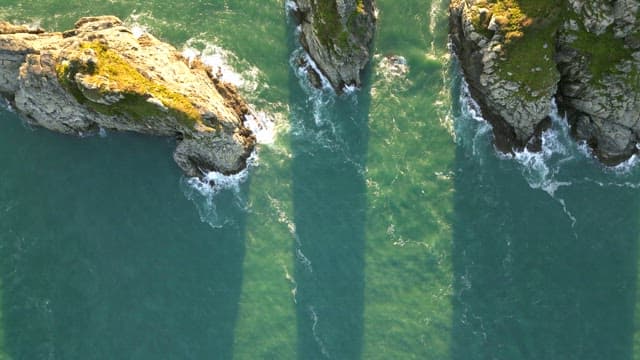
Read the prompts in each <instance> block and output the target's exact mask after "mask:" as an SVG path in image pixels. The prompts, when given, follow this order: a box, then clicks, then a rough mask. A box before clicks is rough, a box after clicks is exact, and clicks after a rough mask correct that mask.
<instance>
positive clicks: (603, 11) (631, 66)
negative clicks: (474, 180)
mask: <svg viewBox="0 0 640 360" xmlns="http://www.w3.org/2000/svg"><path fill="white" fill-rule="evenodd" d="M638 8H639V2H638V1H637V0H617V1H605V0H565V1H549V0H543V1H526V0H494V1H488V0H453V1H452V2H451V7H450V23H451V35H452V40H453V44H454V49H455V51H456V53H457V54H458V58H459V60H460V63H461V65H462V69H463V71H464V75H465V78H466V80H467V82H468V83H469V87H470V89H471V94H472V96H473V97H474V98H475V99H476V100H477V101H478V102H479V104H480V106H481V108H482V111H483V115H484V116H485V118H487V119H488V120H489V121H490V122H491V123H492V124H493V125H494V131H495V137H496V144H497V145H498V147H499V148H500V149H501V150H503V151H511V150H512V149H518V148H521V147H523V146H526V145H531V144H533V143H535V139H536V133H537V131H539V130H541V129H543V128H544V124H545V118H546V116H547V114H548V113H549V110H550V103H551V99H552V98H554V97H555V98H556V99H557V100H558V103H559V106H560V107H561V108H562V109H563V110H566V111H567V114H568V116H569V121H570V124H571V125H572V129H573V133H574V135H575V137H576V138H577V139H578V140H585V141H587V143H588V144H589V145H590V146H591V147H592V148H593V149H594V151H595V154H596V155H597V156H598V157H599V158H600V159H601V160H602V161H603V162H604V163H607V164H616V163H619V162H621V161H623V160H625V159H627V158H628V157H630V156H631V155H632V154H634V153H635V152H637V143H638V140H639V138H640V136H639V135H640V98H639V96H640V78H639V76H638V74H639V70H640V52H639V51H638V50H639V49H640V36H639V35H640V32H639V30H638V21H637V19H638ZM534 147H535V146H534Z"/></svg>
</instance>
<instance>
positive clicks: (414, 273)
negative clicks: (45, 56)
mask: <svg viewBox="0 0 640 360" xmlns="http://www.w3.org/2000/svg"><path fill="white" fill-rule="evenodd" d="M378 4H379V7H380V22H379V32H378V34H377V37H376V40H375V51H374V52H375V56H374V60H373V63H372V66H371V67H370V68H369V69H367V71H366V75H365V77H366V82H365V83H366V84H367V85H366V86H365V87H364V88H363V89H361V90H359V91H356V92H355V93H353V94H348V95H344V96H340V97H336V96H335V95H332V94H331V93H329V92H326V91H324V92H322V91H315V90H311V89H310V88H309V87H308V84H306V82H305V80H304V77H301V76H300V74H298V71H297V69H296V68H295V67H294V66H291V63H292V56H293V55H292V54H295V53H296V52H298V51H300V49H299V46H298V45H297V43H296V41H295V35H294V32H295V28H294V25H293V24H292V23H291V22H290V20H288V18H287V16H286V14H285V10H284V9H285V4H284V3H283V1H282V0H271V1H266V0H261V1H258V0H245V1H232V0H228V1H222V0H215V1H191V2H183V3H180V4H174V2H169V1H161V0H156V1H151V2H144V3H143V2H137V1H130V0H114V1H109V2H96V3H91V4H88V3H87V2H84V1H77V0H67V1H53V0H46V1H38V2H32V3H23V2H20V1H9V0H0V5H2V7H1V8H0V18H4V19H8V20H12V21H16V22H22V23H34V22H35V23H40V24H41V25H42V26H44V27H46V28H48V29H55V30H63V29H66V28H69V27H70V26H72V24H73V23H74V22H75V20H77V18H78V17H80V16H86V15H94V14H115V15H118V16H119V17H121V18H122V19H125V21H126V22H127V23H128V24H130V25H132V26H140V27H142V28H144V29H146V30H147V31H150V32H152V33H153V34H155V35H157V36H158V37H160V38H162V39H164V40H166V41H169V42H171V43H172V44H174V45H175V46H176V47H178V48H181V49H183V48H195V49H196V50H197V51H203V53H204V54H205V55H206V56H207V59H208V60H209V61H211V62H212V63H216V64H218V63H219V61H221V60H224V61H226V62H227V63H228V64H229V66H230V67H233V69H234V70H235V71H236V72H237V75H234V74H231V73H230V74H229V79H230V80H233V81H235V82H236V83H238V84H239V85H240V88H241V90H242V91H243V93H244V94H245V96H246V97H247V98H248V99H249V100H250V101H251V102H252V104H254V106H255V107H256V109H258V110H259V111H263V112H264V113H266V114H267V117H268V118H270V119H271V120H272V121H273V122H274V127H275V129H276V130H275V135H273V137H271V136H265V138H264V139H263V142H264V143H263V144H262V145H260V153H259V160H258V163H257V165H256V166H254V167H253V168H252V169H251V171H250V174H249V176H248V178H246V179H245V180H244V181H242V182H238V183H237V185H231V186H230V187H229V188H227V189H225V190H222V191H220V192H218V193H216V194H212V193H207V192H203V191H201V190H202V189H200V188H198V187H197V186H196V184H194V183H193V182H192V181H190V180H189V179H185V178H184V177H183V176H182V175H181V173H180V171H179V170H178V168H177V166H176V165H175V164H174V163H173V162H172V160H171V151H172V150H173V148H174V145H175V144H173V141H172V140H171V139H161V138H149V137H143V136H138V135H135V134H120V133H110V132H109V133H107V134H104V135H105V136H95V137H88V138H74V137H68V136H63V135H59V134H54V133H50V132H48V131H45V130H42V129H31V128H28V127H26V126H25V125H23V124H22V123H21V122H20V121H19V119H18V118H17V116H16V115H15V114H14V113H12V112H11V111H9V110H0V164H1V165H2V166H0V284H1V292H0V295H1V296H0V304H1V306H0V309H1V311H0V315H1V322H0V325H1V326H0V350H1V351H0V359H231V358H233V359H296V358H297V359H632V358H636V357H637V358H640V337H638V335H636V330H635V329H636V323H637V322H636V320H635V318H636V314H637V313H638V312H637V311H636V307H637V306H638V304H640V302H639V301H637V298H638V296H637V283H638V276H637V272H638V269H637V264H638V258H637V254H638V248H637V242H638V233H639V231H640V229H639V226H638V219H639V216H638V215H639V214H638V204H639V202H638V200H639V199H638V195H637V193H638V192H637V189H638V188H639V187H640V170H638V168H637V166H636V167H633V166H629V168H630V169H628V170H625V169H604V168H602V167H601V166H600V165H598V164H597V162H595V161H594V160H593V159H592V158H591V157H590V156H589V155H588V154H587V153H586V152H585V151H584V150H583V149H581V148H580V147H579V146H577V145H575V144H574V143H573V142H572V141H571V140H570V139H569V138H568V136H567V135H566V132H567V130H566V128H565V127H564V126H563V122H562V119H561V117H559V116H555V117H554V118H555V122H554V127H553V130H552V131H550V132H549V133H547V135H546V137H545V149H546V150H547V152H545V153H544V154H541V155H532V154H519V155H518V156H516V158H507V157H505V156H500V155H498V154H496V152H495V151H494V150H493V147H492V145H491V134H490V131H489V129H488V126H487V125H486V123H483V122H482V121H480V120H479V119H478V118H477V116H475V115H476V114H475V113H474V110H473V104H470V103H469V101H468V98H467V97H466V96H465V92H464V84H462V83H461V81H460V79H459V76H458V75H457V74H458V69H457V64H456V62H455V59H451V58H450V57H449V55H448V51H447V47H446V44H447V37H446V33H447V19H446V7H447V4H446V2H442V1H414V0H407V1H404V2H402V4H399V3H398V2H394V1H391V0H378ZM387 55H400V56H403V57H404V58H406V59H407V64H408V73H406V74H405V73H402V72H393V71H391V69H389V67H388V66H386V64H387V63H386V60H385V56H387ZM267 135H269V134H267ZM638 309H639V310H640V308H638ZM639 319H640V318H639ZM639 321H640V320H639Z"/></svg>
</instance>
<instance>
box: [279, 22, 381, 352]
mask: <svg viewBox="0 0 640 360" xmlns="http://www.w3.org/2000/svg"><path fill="white" fill-rule="evenodd" d="M289 30H290V34H292V33H293V29H289ZM289 36H290V37H291V38H290V39H289V41H290V48H291V49H292V51H293V49H296V48H297V47H298V45H297V41H296V40H295V39H294V38H293V37H292V35H289ZM369 73H370V71H369V70H367V75H366V76H365V79H364V84H367V85H365V88H363V89H361V90H359V91H358V92H357V94H351V95H342V96H338V97H336V96H334V95H329V94H318V93H317V92H315V91H314V92H313V94H310V93H307V91H306V90H305V89H304V87H306V84H305V85H302V86H301V84H300V80H299V78H298V77H297V76H296V75H295V73H294V70H291V77H290V94H291V99H290V104H291V122H292V130H291V134H292V139H291V146H292V152H293V162H292V173H293V204H294V219H295V224H296V232H297V236H296V243H294V244H293V251H294V254H295V257H296V268H295V278H296V282H297V287H298V288H297V298H296V299H297V321H298V358H299V359H322V358H331V359H358V358H360V357H361V353H362V341H363V340H362V338H363V312H364V238H365V220H366V210H367V209H366V187H365V173H364V169H365V164H366V154H367V144H368V111H369V104H370V96H369V88H368V86H369V85H368V84H369V81H370V79H369V78H370V74H369ZM320 103H322V104H320Z"/></svg>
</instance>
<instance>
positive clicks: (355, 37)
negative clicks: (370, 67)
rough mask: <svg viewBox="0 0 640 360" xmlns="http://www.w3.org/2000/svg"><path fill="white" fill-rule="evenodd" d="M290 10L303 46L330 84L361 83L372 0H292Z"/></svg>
mask: <svg viewBox="0 0 640 360" xmlns="http://www.w3.org/2000/svg"><path fill="white" fill-rule="evenodd" d="M292 11H293V13H294V16H295V18H296V20H297V21H298V23H299V25H300V42H301V43H302V46H303V47H304V49H305V50H306V51H307V53H308V54H309V56H310V57H311V58H312V59H313V61H314V62H315V63H316V65H317V66H318V69H319V71H321V72H322V73H323V75H325V77H326V78H327V79H328V80H329V82H330V83H331V85H332V87H333V88H334V89H335V90H336V91H337V92H341V91H343V89H344V87H345V86H348V85H349V86H360V85H361V79H360V72H361V71H362V70H363V69H364V67H365V66H366V65H367V63H368V62H369V58H370V53H369V47H370V45H371V41H372V40H373V36H374V32H375V23H376V15H375V13H376V9H375V3H374V0H295V6H293V9H292ZM308 70H309V71H311V72H312V71H315V70H314V69H312V68H311V67H309V68H308ZM311 76H314V75H311ZM313 82H314V83H317V81H313Z"/></svg>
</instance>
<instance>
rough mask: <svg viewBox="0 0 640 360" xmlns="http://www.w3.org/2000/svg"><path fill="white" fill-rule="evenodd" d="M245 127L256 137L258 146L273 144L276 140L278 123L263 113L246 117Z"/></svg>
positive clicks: (259, 112)
mask: <svg viewBox="0 0 640 360" xmlns="http://www.w3.org/2000/svg"><path fill="white" fill-rule="evenodd" d="M244 125H245V126H246V127H248V128H249V130H251V132H253V134H254V135H255V136H256V141H257V142H258V144H273V143H274V142H275V139H276V122H275V121H274V120H272V119H271V118H269V115H268V114H267V113H265V112H263V111H258V112H251V113H250V114H248V115H245V121H244Z"/></svg>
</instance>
